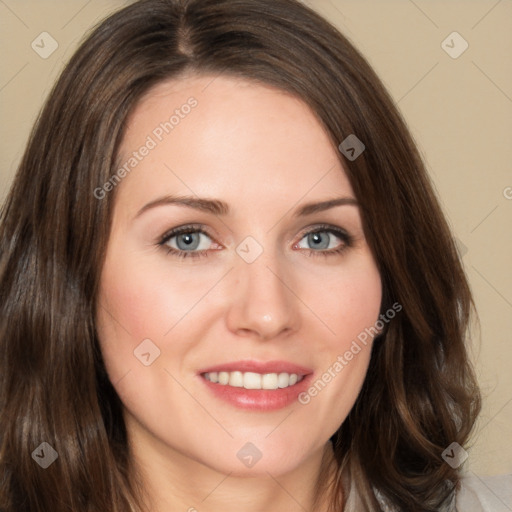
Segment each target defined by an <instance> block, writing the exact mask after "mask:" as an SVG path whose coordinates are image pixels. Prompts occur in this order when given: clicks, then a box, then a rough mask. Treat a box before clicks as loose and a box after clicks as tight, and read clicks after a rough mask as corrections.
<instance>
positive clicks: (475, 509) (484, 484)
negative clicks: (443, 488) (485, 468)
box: [456, 474, 512, 512]
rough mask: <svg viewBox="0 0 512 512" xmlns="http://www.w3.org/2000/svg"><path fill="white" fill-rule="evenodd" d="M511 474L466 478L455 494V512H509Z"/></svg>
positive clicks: (511, 493)
mask: <svg viewBox="0 0 512 512" xmlns="http://www.w3.org/2000/svg"><path fill="white" fill-rule="evenodd" d="M511 490H512V474H510V475H500V476H493V477H478V476H466V477H464V478H463V479H462V480H461V487H460V489H459V491H458V492H457V499H456V503H457V512H507V511H508V512H510V510H511V509H512V491H511Z"/></svg>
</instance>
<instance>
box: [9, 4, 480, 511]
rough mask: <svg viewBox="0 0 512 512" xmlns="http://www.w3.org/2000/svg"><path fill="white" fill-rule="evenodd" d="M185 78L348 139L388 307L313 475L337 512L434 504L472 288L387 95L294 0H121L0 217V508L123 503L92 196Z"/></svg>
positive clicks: (120, 436)
mask: <svg viewBox="0 0 512 512" xmlns="http://www.w3.org/2000/svg"><path fill="white" fill-rule="evenodd" d="M184 72H195V73H210V74H229V75H235V76H241V77H245V78H247V79H250V80H254V81H257V82H261V83H265V84H270V85H273V86H276V87H278V88H280V89H283V90H286V91H288V92H290V93H292V94H294V95H295V96H297V97H299V98H301V99H302V100H303V101H304V102H306V103H307V104H308V105H309V106H310V107H311V109H312V111H313V112H314V113H315V114H316V115H317V116H318V118H319V119H320V121H321V122H322V123H323V125H324V126H325V128H326V130H327V132H328V134H329V136H330V137H331V139H332V142H333V144H334V145H336V146H338V145H339V144H340V143H341V142H342V141H343V140H344V139H346V137H347V136H348V135H350V134H355V135H356V136H357V138H358V139H360V140H361V141H362V142H363V143H364V145H365V148H366V149H365V151H364V152H363V153H362V154H361V155H360V156H359V157H358V158H356V159H355V160H354V159H350V158H345V157H344V156H343V155H342V153H341V152H340V153H339V157H340V159H341V160H342V163H343V165H344V167H345V169H346V170H347V174H348V177H349V180H350V182H351V184H352V187H353V190H354V192H355V194H356V196H357V199H358V202H359V204H360V205H361V212H362V217H363V225H364V229H365V233H366V236H367V240H368V243H369V245H370V247H371V249H372V251H373V253H374V255H375V258H376V261H377V263H378V266H379V270H380V273H381V277H382V282H383V302H382V312H385V311H386V310H387V309H389V307H390V306H391V304H393V303H395V302H398V303H399V304H401V305H403V310H402V311H401V312H400V314H399V315H397V317H396V318H395V319H394V320H393V321H392V322H390V323H389V325H388V326H387V328H386V330H385V332H384V334H383V335H382V336H380V337H379V338H378V339H377V340H376V341H375V343H374V346H373V350H372V356H371V361H370V367H369V370H368V374H367V377H366V380H365V383H364V386H363V389H362V391H361V393H360V395H359V397H358V399H357V402H356V404H355V406H354V407H353V409H352V411H351V412H350V414H349V416H348V418H347V419H346V420H345V421H344V422H343V424H342V425H341V426H340V428H339V430H338V431H337V433H336V434H335V435H334V436H333V441H334V449H335V458H336V463H337V466H338V468H339V470H338V472H337V474H336V478H335V480H334V481H332V482H326V483H325V485H326V487H328V492H330V493H332V500H331V501H332V504H331V510H333V511H338V510H341V509H342V507H345V510H349V509H350V510H354V509H355V507H357V510H358V511H361V512H362V511H368V512H369V511H378V510H381V505H380V504H379V502H378V501H377V499H376V497H375V495H376V494H377V495H379V496H380V497H381V498H382V499H384V500H386V501H387V502H388V503H389V504H392V505H393V506H395V507H397V508H398V509H399V510H403V511H407V512H413V511H421V512H427V511H436V512H437V511H439V510H445V509H448V508H447V507H448V506H449V503H450V501H451V500H452V499H453V496H454V492H455V490H456V487H457V484H458V481H459V472H458V470H457V469H454V468H452V467H451V466H450V465H449V464H447V463H445V462H444V460H443V459H442V457H441V453H442V452H443V450H444V449H445V448H446V447H447V446H448V445H450V444H451V443H452V442H457V443H459V444H460V445H464V444H465V443H466V441H467V440H468V436H469V434H470V431H471V429H472V426H473V423H474V421H475V417H476V415H477V414H478V412H479V408H480V395H479V392H478V388H477V385H476V381H475V377H474V374H473V370H472V368H471V366H470V363H469V360H468V355H467V351H466V348H465V341H464V340H465V335H466V331H467V327H468V321H469V315H470V313H471V310H472V299H471V295H470V291H469V288H468V284H467V281H466V278H465V275H464V272H463V270H462V267H461V264H460V261H459V258H458V255H457V252H456V248H455V246H454V243H453V239H452V237H451V234H450V231H449V228H448V226H447V223H446V221H445V219H444V217H443V214H442V212H441V210H440V207H439V204H438V201H437V199H436V197H435V195H434V193H433V190H432V186H431V184H430V182H429V179H428V177H427V175H426V172H425V169H424V165H423V163H422V161H421V158H420V156H419V154H418V151H417V149H416V147H415V144H414V142H413V140H412V138H411V136H410V134H409V132H408V129H407V127H406V125H405V123H404V121H403V120H402V118H401V116H400V114H399V113H398V110H397V108H396V107H395V106H394V103H393V101H392V99H391V98H390V97H389V95H388V93H387V92H386V91H385V89H384V87H383V85H382V84H381V82H380V80H379V79H378V77H377V76H376V75H375V73H374V71H373V70H372V69H371V67H370V66H369V65H368V63H367V62H366V61H365V59H364V58H363V57H362V56H361V55H360V54H359V53H358V51H357V50H356V49H355V48H354V47H353V46H352V44H351V43H350V42H349V41H348V40H347V39H346V38H345V37H344V36H343V35H341V34H340V33H339V32H338V31H337V30H336V29H335V28H334V27H333V26H331V25H330V24H329V23H328V22H327V21H325V20H324V19H322V18H321V17H320V16H319V15H317V14H316V13H315V12H314V11H312V10H310V9H309V8H307V7H306V6H304V5H302V4H301V3H299V2H298V1H296V0H181V1H180V0H142V1H139V2H136V3H134V4H132V5H130V6H128V7H126V8H124V9H122V10H121V11H119V12H117V13H115V14H114V15H112V16H110V17H109V18H108V19H106V20H105V21H104V22H103V23H101V24H100V25H99V26H98V27H97V28H96V29H95V30H94V31H93V32H92V33H91V35H90V36H89V37H88V38H87V39H86V40H85V42H84V43H83V44H82V45H81V46H80V48H79V49H78V51H77V52H76V53H75V54H74V56H73V57H72V58H71V60H70V62H69V63H68V65H67V66H66V68H65V70H64V71H63V73H62V75H61V77H60V78H59V80H58V81H57V83H56V85H55V86H54V89H53V91H52V92H51V94H50V96H49V98H48V100H47V102H46V105H45V107H44V109H43V110H42V113H41V115H40V117H39V119H38V121H37V123H36V126H35V127H34V130H33V133H32V134H31V137H30V141H29V143H28V146H27V148H26V151H25V154H24V156H23V159H22V161H21V164H20V166H19V169H18V172H17V175H16V177H15V180H14V184H13V186H12V189H11V191H10V194H9V196H8V198H7V201H6V203H5V205H4V207H3V210H2V216H1V226H0V237H1V241H0V243H1V246H0V251H1V254H0V289H1V304H0V318H1V320H0V322H1V324H0V353H1V359H0V509H2V510H3V511H5V512H39V511H40V512H48V511H50V510H51V511H52V512H64V511H69V510H73V511H75V512H86V511H87V512H125V511H127V510H129V509H130V507H133V509H134V510H139V506H140V505H138V504H140V500H139V496H140V491H141V489H140V488H138V487H137V485H136V479H134V478H133V473H132V468H131V465H130V458H129V455H128V446H127V438H126V430H125V426H124V423H123V418H122V414H121V411H122V404H121V403H120V400H119V398H118V396H117V394H116V392H115V391H114V388H113V387H112V385H111V383H110V381H109V379H108V377H107V374H106V371H105V367H104V365H103V362H102V357H101V353H100V350H99V345H98V341H97V336H96V332H95V326H94V317H95V308H96V296H97V292H98V280H99V275H100V270H101V267H102V262H103V257H104V253H105V248H106V244H107V241H108V235H109V226H110V219H111V213H112V204H113V199H114V197H115V190H113V191H112V192H110V193H109V194H106V195H105V197H103V198H101V199H98V198H97V197H96V195H95V194H94V190H95V189H98V187H102V185H103V184H105V183H106V182H107V181H108V180H109V179H110V178H111V177H112V175H113V174H114V173H115V170H116V163H117V152H118V149H119V146H120V143H121V141H122V137H123V133H124V129H125V128H126V120H127V118H128V116H129V114H130V112H131V111H132V110H133V108H134V106H135V105H136V104H137V102H138V100H139V99H140V98H141V97H142V95H143V94H145V93H146V92H147V91H148V90H149V89H150V88H151V87H152V86H154V85H156V84H157V83H159V82H161V81H162V80H166V79H170V78H173V77H174V78H179V77H180V76H181V75H182V74H183V73H184ZM42 442H46V443H48V444H49V445H50V446H51V447H53V449H55V451H56V453H58V459H57V461H56V462H55V463H53V464H51V465H50V466H49V467H48V468H46V469H42V468H41V467H40V466H39V465H38V464H36V463H35V462H34V460H33V456H32V455H31V454H32V453H33V452H34V450H36V448H38V447H39V446H40V445H41V443H42ZM45 446H46V445H44V446H43V447H45ZM342 474H343V475H348V477H349V478H348V479H347V478H345V477H342ZM341 486H343V491H344V494H345V499H344V503H341V501H342V500H341V499H340V497H341V496H342V492H341V489H342V487H341ZM326 492H327V491H326ZM347 496H348V498H347Z"/></svg>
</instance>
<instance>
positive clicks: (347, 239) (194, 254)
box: [158, 224, 354, 258]
mask: <svg viewBox="0 0 512 512" xmlns="http://www.w3.org/2000/svg"><path fill="white" fill-rule="evenodd" d="M189 233H201V234H203V235H206V236H207V237H208V238H212V237H211V236H210V234H209V233H208V232H207V231H206V229H205V226H204V225H202V224H193V225H192V224H191V225H187V226H180V227H178V228H174V229H172V230H170V231H168V232H167V233H165V234H164V235H163V236H162V238H161V239H160V240H159V242H158V246H159V247H162V248H163V249H164V250H165V251H166V252H167V254H171V255H173V256H178V257H179V258H200V257H203V256H208V255H209V251H208V250H204V251H181V250H177V249H174V247H169V246H166V244H167V242H169V240H171V238H174V237H175V236H179V235H183V234H189ZM315 233H329V234H333V235H335V236H336V237H338V238H339V239H341V240H342V241H343V242H344V243H343V244H342V245H341V246H340V247H338V248H336V249H329V250H317V251H315V250H313V249H301V250H302V251H306V252H307V254H308V255H309V256H324V257H329V256H335V255H338V254H341V253H342V252H344V251H346V250H347V249H348V248H349V247H352V245H353V242H354V240H353V237H352V236H351V235H349V234H348V233H347V232H345V231H344V230H342V229H339V228H336V227H334V226H330V225H328V224H320V225H318V226H316V227H315V228H314V229H312V230H310V231H306V232H304V233H301V237H300V240H302V239H303V238H304V237H305V236H308V235H312V234H315Z"/></svg>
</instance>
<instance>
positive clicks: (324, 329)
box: [97, 76, 382, 512]
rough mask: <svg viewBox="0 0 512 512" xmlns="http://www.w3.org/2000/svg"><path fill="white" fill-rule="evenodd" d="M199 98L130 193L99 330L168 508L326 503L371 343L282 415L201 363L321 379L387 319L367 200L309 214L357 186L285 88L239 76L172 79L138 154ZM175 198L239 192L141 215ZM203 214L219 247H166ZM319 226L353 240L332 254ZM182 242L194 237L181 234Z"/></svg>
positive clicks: (151, 114)
mask: <svg viewBox="0 0 512 512" xmlns="http://www.w3.org/2000/svg"><path fill="white" fill-rule="evenodd" d="M191 96H193V97H194V98H196V99H197V102H198V104H197V106H196V107H195V108H194V109H192V110H191V112H190V113H189V114H188V115H187V116H185V117H184V118H183V119H180V123H179V124H178V125H177V126H176V127H175V128H174V129H173V131H172V132H171V133H169V134H166V135H165V136H164V137H163V139H162V141H161V142H159V143H158V144H157V146H156V147H155V148H154V149H152V150H151V151H150V152H149V154H148V155H147V156H146V157H144V158H143V159H142V160H141V161H140V162H139V163H138V164H137V166H136V167H135V168H134V169H133V170H132V171H131V172H130V173H129V174H128V175H127V176H126V177H125V178H124V179H123V180H122V182H121V183H120V184H119V185H117V187H116V190H115V194H116V200H115V207H114V213H113V221H112V227H111V235H110V239H109V243H108V247H107V253H106V259H105V262H104V266H103V268H102V274H101V286H100V292H99V297H98V308H97V328H98V334H99V339H100V345H101V350H102V353H103V357H104V360H105V364H106V367H107V371H108V373H109V376H110V379H111V381H112V383H113V385H114V387H115V389H116V391H117V393H118V394H119V396H120V398H121V400H122V402H123V404H124V407H125V410H124V417H125V421H126V426H127V431H128V435H129V440H130V450H131V454H132V457H133V459H134V461H135V465H136V467H137V469H138V471H139V473H140V475H141V478H142V479H143V483H144V488H145V489H146V491H147V496H148V502H149V507H151V508H150V509H151V510H152V511H153V512H160V511H161V512H164V511H168V510H183V511H187V510H190V511H191V512H192V511H193V510H197V511H199V512H201V511H203V510H208V511H209V512H217V511H219V512H220V511H222V512H231V511H235V510H236V511H239V510H244V511H246V512H252V511H261V510H266V511H269V512H272V511H278V510H287V511H290V512H294V511H299V510H300V511H303V510H304V509H306V510H311V507H312V500H313V492H314V488H315V485H316V481H317V477H318V474H319V471H320V470H321V468H322V464H325V463H326V461H329V459H330V458H332V448H331V444H330V443H329V438H330V436H331V435H332V434H333V433H334V432H335V431H336V430H337V429H338V427H339V426H340V424H341V423H342V422H343V420H344V419H345V418H346V416H347V414H348V413H349V411H350V409H351V407H352V405H353V404H354V401H355V399H356V397H357V395H358V393H359V390H360V388H361V386H362V383H363V380H364V377H365V374H366V371H367V368H368V363H369V357H370V349H371V343H368V345H367V346H366V347H362V350H361V351H360V352H359V353H358V354H357V355H355V356H354V358H353V359H352V360H351V361H350V362H349V363H348V364H347V365H346V366H345V367H344V368H343V370H342V371H341V372H339V373H338V374H337V375H336V377H335V378H333V379H332V380H331V382H329V383H328V385H326V386H325V388H324V389H323V390H322V391H321V392H319V393H318V395H317V396H315V397H312V398H311V400H310V402H309V403H308V404H307V405H302V404H300V403H298V402H294V403H293V404H292V405H291V406H288V407H286V408H284V409H281V410H277V411H268V412H261V411H259V412H257V411H248V410H242V409H239V408H237V407H235V406H233V405H231V404H229V403H226V402H224V401H221V400H220V399H218V398H217V397H216V396H214V395H212V393H211V392H210V391H209V390H208V389H207V387H206V386H205V385H204V383H203V382H202V380H201V377H199V376H198V374H197V372H198V371H199V370H200V369H202V368H206V367H208V366H211V365H214V364H219V363H225V362H228V361H238V360H242V359H255V360H259V361H268V360H285V361H290V362H293V363H297V364H301V365H304V366H306V367H309V368H311V369H312V370H313V371H314V372H315V378H320V377H321V375H322V374H323V372H324V371H325V370H326V369H327V368H329V367H331V366H332V365H333V363H334V362H335V361H336V359H337V357H338V356H339V355H342V354H344V353H345V352H346V351H347V350H348V349H349V348H350V345H351V343H352V341H353V340H354V339H356V337H357V335H358V334H359V333H361V332H362V331H363V330H364V329H365V328H366V327H369V326H373V325H374V323H375V322H376V320H377V319H378V315H379V308H380V303H381V296H382V286H381V279H380V276H379V273H378V270H377V266H376V263H375V261H374V259H373V256H372V254H371V251H370V249H369V247H368V245H367V242H366V240H365V236H364V233H363V229H362V223H361V216H360V211H359V208H358V207H357V205H341V206H336V207H333V208H330V209H328V210H325V211H322V212H317V213H313V214H310V215H307V216H304V217H295V216H294V212H295V211H296V210H297V209H298V208H300V207H301V206H302V205H304V204H306V203H311V202H321V201H325V200H329V199H333V198H338V197H350V198H355V197H354V193H353V191H352V188H351V186H350V183H349V181H348V180H347V178H346V175H345V172H344V170H343V167H342V165H341V163H340V160H339V154H338V151H337V148H336V147H335V146H334V145H333V144H332V143H331V141H330V139H329V137H328V136H327V134H326V132H325V130H324V129H323V128H322V126H321V125H320V123H319V122H318V121H317V119H316V117H315V116H314V115H313V113H312V112H311V111H310V110H309V108H308V107H307V106H306V105H305V104H304V103H303V102H301V101H300V100H298V99H296V98H294V97H292V96H290V95H288V94H287V93H285V92H283V91H280V90H277V89H274V88H271V87H266V86H262V85H261V84H255V83H252V82H250V81H246V80H243V79H238V78H230V77H222V76H221V77H216V78H215V77H212V76H186V77H184V78H181V79H180V80H174V81H167V82H164V83H161V84H159V85H158V86H156V87H155V88H154V89H152V90H151V91H150V92H149V93H148V94H146V95H145V97H144V98H142V100H141V101H140V102H139V104H138V106H137V108H136V109H135V111H134V112H133V113H132V116H131V118H130V119H129V122H128V130H127V132H126V135H125V138H124V141H123V144H122V147H121V161H122V162H125V161H126V160H127V159H128V158H129V156H130V155H131V153H132V152H133V151H134V150H137V149H138V148H140V146H141V145H142V144H144V142H145V141H146V140H147V137H148V135H150V134H152V132H153V130H154V129H155V127H157V126H158V125H159V124H160V123H161V122H163V121H164V120H166V119H168V118H169V116H170V114H169V113H171V114H172V112H173V111H174V110H175V109H176V108H180V106H181V105H183V104H184V103H186V101H187V99H188V98H190V97H191ZM153 138H154V137H153ZM155 140H156V139H155ZM166 195H189V196H192V197H197V196H199V197H201V198H208V199H218V200H222V201H224V202H225V203H227V204H228V205H229V209H230V213H229V214H226V215H217V214H214V213H210V212H206V211H200V210H197V209H193V208H190V207H186V206H182V205H178V204H166V205H160V206H157V207H154V208H148V209H146V210H145V211H144V212H143V213H141V214H140V215H137V213H138V212H139V211H140V210H141V208H143V207H144V206H145V205H147V204H148V203H150V202H152V201H154V200H155V199H158V198H161V197H162V196H166ZM191 223H201V224H202V225H203V226H204V229H205V230H206V231H207V232H208V236H204V237H202V239H201V240H202V241H201V246H200V248H199V249H200V250H202V251H203V252H202V256H200V257H197V258H194V257H190V256H189V257H186V258H182V257H179V256H176V255H174V254H172V253H171V254H169V253H168V252H167V248H168V246H165V245H159V242H160V240H161V238H162V237H163V235H164V234H165V233H166V232H168V231H169V230H170V229H172V228H175V227H178V226H182V225H187V224H191ZM319 224H329V225H330V226H333V227H335V228H339V229H342V230H345V231H346V232H348V233H349V235H350V236H351V237H352V243H351V245H347V244H346V242H345V241H344V240H342V239H341V238H338V237H337V236H336V235H333V234H330V235H329V234H328V233H326V232H325V230H324V231H323V238H322V239H323V240H324V241H325V240H326V237H327V240H328V242H329V245H328V249H318V248H316V246H315V245H312V244H311V242H310V239H309V238H308V237H307V232H308V231H311V230H313V229H314V228H315V227H317V226H318V225H319ZM247 236H251V237H252V238H253V239H254V240H256V241H257V242H258V244H259V245H260V246H261V248H262V249H263V252H262V254H261V255H260V256H259V257H258V258H257V259H256V260H255V261H254V262H252V263H250V264H249V263H247V262H246V261H245V260H244V259H242V258H241V257H240V256H239V254H238V253H237V252H236V248H237V246H238V244H240V242H242V241H243V240H244V239H245V238H246V237H247ZM169 243H170V244H171V245H172V246H173V247H174V248H176V247H178V246H177V239H176V238H174V239H173V241H171V242H169ZM340 246H342V247H343V246H345V249H344V251H342V252H340V253H338V254H335V253H333V252H332V251H333V248H334V249H336V248H338V247H340ZM181 247H183V244H182V245H181ZM250 250H252V249H250ZM326 251H331V253H330V254H328V255H327V256H326V255H325V252H326ZM196 252H197V251H196ZM322 253H324V254H322ZM145 339H150V340H152V342H153V343H154V344H155V345H156V346H157V347H158V349H159V350H160V356H159V357H158V358H156V359H155V360H154V362H152V364H151V365H149V366H145V365H144V364H142V363H141V362H140V361H139V360H138V359H137V358H136V357H134V350H135V349H136V348H137V346H138V345H139V344H140V343H141V342H142V340H145ZM247 442H251V443H253V444H254V445H255V446H256V447H257V448H258V449H259V451H260V452H261V454H262V457H261V459H260V460H259V461H258V462H257V463H256V464H255V465H254V466H253V467H251V468H249V467H246V466H245V465H244V464H242V463H241V461H240V460H239V458H238V457H237V452H238V451H239V450H240V449H241V447H242V446H243V445H244V444H245V443H247ZM324 456H325V457H324ZM322 461H323V462H322ZM325 506H326V505H325V503H323V504H322V505H321V509H320V510H325ZM317 510H318V509H317Z"/></svg>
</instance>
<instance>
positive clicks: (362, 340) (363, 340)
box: [297, 302, 402, 405]
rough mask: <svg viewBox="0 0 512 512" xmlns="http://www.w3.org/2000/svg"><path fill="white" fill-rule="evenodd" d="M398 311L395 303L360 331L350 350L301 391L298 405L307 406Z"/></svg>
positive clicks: (398, 307) (400, 308)
mask: <svg viewBox="0 0 512 512" xmlns="http://www.w3.org/2000/svg"><path fill="white" fill-rule="evenodd" d="M400 311H402V305H401V304H399V303H398V302H395V303H394V304H393V305H392V306H391V308H389V309H388V310H387V311H386V312H385V313H382V314H381V315H380V316H379V320H377V321H376V322H375V323H374V324H373V325H372V326H371V327H367V328H365V329H364V331H361V332H360V333H359V334H358V335H357V339H354V340H352V343H351V345H350V348H349V349H348V350H346V351H345V352H344V353H343V355H338V357H337V358H336V361H334V362H333V363H332V364H331V365H330V366H329V367H328V368H327V370H325V372H324V373H322V375H321V376H320V377H319V378H318V379H317V380H316V381H315V382H314V383H313V384H312V385H311V386H310V387H309V388H308V389H307V391H303V392H302V393H300V394H299V396H298V397H297V399H298V401H299V403H301V404H302V405H307V404H309V402H311V398H312V397H315V396H317V395H318V393H320V392H321V391H322V390H323V389H324V388H325V387H326V386H327V384H329V382H331V381H332V380H333V379H334V378H336V376H337V375H338V374H339V373H340V372H341V371H342V370H343V368H345V367H346V366H348V364H350V361H352V359H354V357H356V356H357V354H359V352H361V350H362V347H361V345H363V346H366V345H367V344H368V342H369V341H371V340H373V339H374V338H375V337H376V336H378V335H379V334H380V333H381V332H382V330H383V329H384V327H385V325H386V324H388V323H389V322H390V321H391V320H392V319H393V318H395V316H396V314H397V313H399V312H400Z"/></svg>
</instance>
